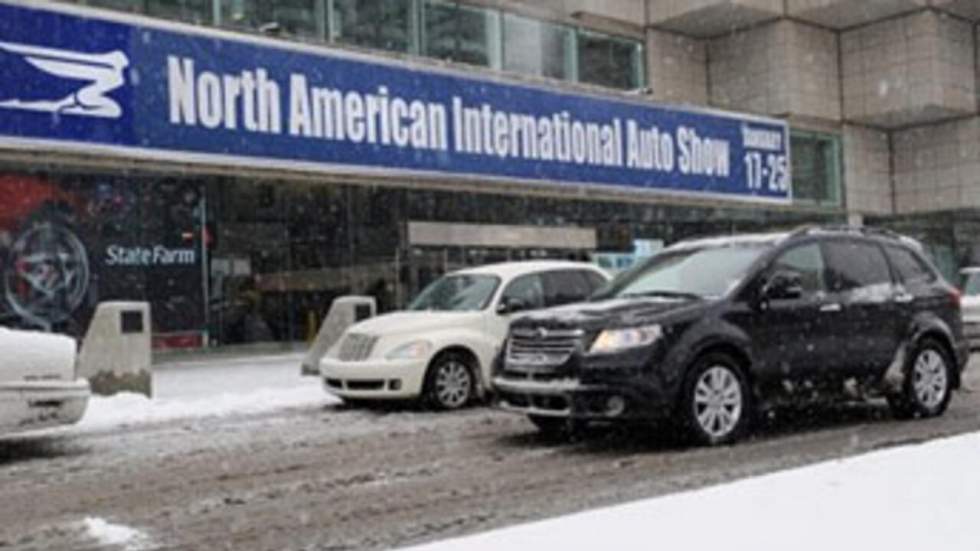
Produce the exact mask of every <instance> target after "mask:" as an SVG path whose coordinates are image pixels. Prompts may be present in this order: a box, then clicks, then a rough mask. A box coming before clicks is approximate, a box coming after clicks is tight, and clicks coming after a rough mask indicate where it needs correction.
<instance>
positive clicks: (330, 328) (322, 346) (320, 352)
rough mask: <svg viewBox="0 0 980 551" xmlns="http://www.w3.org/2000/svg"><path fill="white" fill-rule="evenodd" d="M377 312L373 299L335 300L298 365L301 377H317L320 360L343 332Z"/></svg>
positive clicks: (352, 297) (343, 298) (358, 297)
mask: <svg viewBox="0 0 980 551" xmlns="http://www.w3.org/2000/svg"><path fill="white" fill-rule="evenodd" d="M377 312H378V306H377V302H376V301H375V299H374V297H362V296H345V297H340V298H337V299H335V300H334V301H333V304H331V305H330V311H329V312H328V313H327V318H326V319H325V320H323V325H321V326H320V331H319V332H318V333H317V335H316V339H315V340H314V341H313V344H312V345H310V350H309V352H307V353H306V357H304V358H303V362H302V364H300V372H301V373H302V374H303V375H312V376H319V375H320V360H321V359H323V356H324V355H325V354H326V353H327V350H329V349H330V347H331V346H333V344H334V343H335V342H337V339H339V338H340V336H341V335H342V334H343V333H344V331H346V330H347V328H348V327H350V326H351V325H354V324H355V323H357V322H359V321H361V320H365V319H367V318H370V317H374V316H375V314H377Z"/></svg>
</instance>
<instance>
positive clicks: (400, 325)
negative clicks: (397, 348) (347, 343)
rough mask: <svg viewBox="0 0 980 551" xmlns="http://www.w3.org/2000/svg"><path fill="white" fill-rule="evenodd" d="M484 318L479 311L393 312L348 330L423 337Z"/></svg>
mask: <svg viewBox="0 0 980 551" xmlns="http://www.w3.org/2000/svg"><path fill="white" fill-rule="evenodd" d="M482 319H483V316H482V314H481V312H479V311H477V312H434V311H424V310H420V311H404V312H392V313H390V314H382V315H380V316H377V317H374V318H370V319H367V320H364V321H362V322H360V323H357V324H355V325H352V326H351V327H350V328H349V329H348V330H347V332H348V333H364V334H368V335H374V336H379V337H385V336H391V335H403V334H411V333H417V334H418V335H419V336H420V337H421V336H424V335H425V333H428V332H432V331H439V330H441V329H449V328H465V327H471V326H473V325H474V324H476V325H479V324H480V322H481V320H482Z"/></svg>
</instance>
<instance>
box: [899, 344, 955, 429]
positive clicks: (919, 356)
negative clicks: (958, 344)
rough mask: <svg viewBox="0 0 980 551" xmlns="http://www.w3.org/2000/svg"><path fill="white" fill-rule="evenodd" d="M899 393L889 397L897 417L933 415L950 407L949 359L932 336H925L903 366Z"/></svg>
mask: <svg viewBox="0 0 980 551" xmlns="http://www.w3.org/2000/svg"><path fill="white" fill-rule="evenodd" d="M905 370H906V371H905V382H904V384H903V385H902V390H901V392H900V393H898V394H895V395H892V396H889V397H888V405H889V406H891V409H892V412H893V413H894V414H895V416H896V417H899V418H901V419H911V418H913V417H922V418H925V417H936V416H938V415H942V414H943V412H945V411H946V407H947V406H949V399H950V397H951V395H952V379H953V373H952V362H951V361H950V359H949V354H947V353H946V349H945V348H944V347H943V346H942V345H941V344H940V343H939V342H938V341H936V340H935V339H924V340H922V341H921V342H920V343H919V344H918V345H917V346H916V347H915V352H914V353H913V354H912V355H911V359H910V361H909V363H908V365H907V366H906V368H905Z"/></svg>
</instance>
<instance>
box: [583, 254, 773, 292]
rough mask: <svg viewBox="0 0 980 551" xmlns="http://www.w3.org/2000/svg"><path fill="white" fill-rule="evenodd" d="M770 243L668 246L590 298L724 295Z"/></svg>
mask: <svg viewBox="0 0 980 551" xmlns="http://www.w3.org/2000/svg"><path fill="white" fill-rule="evenodd" d="M771 246H772V245H771V244H769V243H735V244H731V245H728V246H724V247H707V248H681V249H677V250H674V251H671V250H667V251H665V252H663V253H661V254H659V255H657V256H656V257H654V258H652V259H651V260H650V261H648V262H647V263H646V264H643V265H641V266H639V267H637V268H634V269H633V270H630V271H628V272H626V273H624V274H622V275H621V276H620V277H618V278H616V279H615V280H614V281H613V282H612V283H611V284H610V285H609V286H608V287H606V288H605V289H603V290H601V291H600V292H599V293H597V294H596V295H595V296H594V297H593V298H594V299H595V300H602V299H608V298H614V297H632V296H668V297H670V296H676V297H681V298H708V297H719V296H722V295H724V294H725V293H726V292H728V291H729V290H730V289H732V288H733V287H734V286H735V285H737V284H738V282H740V281H741V280H742V277H743V276H744V275H745V271H746V270H747V269H748V268H749V266H751V265H752V263H753V262H755V260H756V259H757V258H759V256H761V255H762V254H763V253H764V252H765V251H766V250H768V249H769V248H770V247H771Z"/></svg>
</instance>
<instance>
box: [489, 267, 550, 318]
mask: <svg viewBox="0 0 980 551" xmlns="http://www.w3.org/2000/svg"><path fill="white" fill-rule="evenodd" d="M508 301H520V303H521V304H522V305H523V306H524V308H522V310H534V309H536V308H543V307H544V285H543V284H542V281H541V276H540V275H539V274H531V275H526V276H521V277H519V278H517V279H515V280H514V281H511V282H510V285H508V286H507V289H505V290H504V294H503V296H502V297H500V302H501V303H502V304H506V303H507V302H508Z"/></svg>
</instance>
